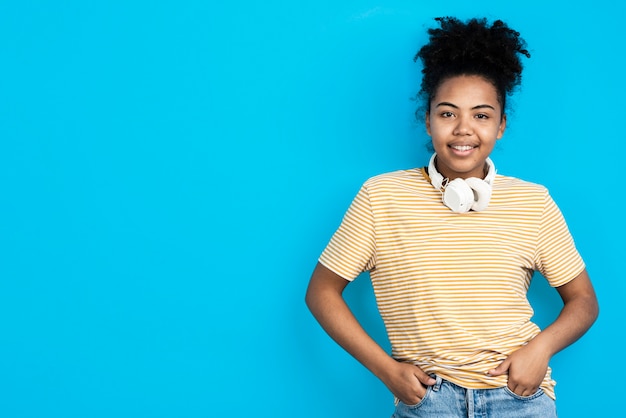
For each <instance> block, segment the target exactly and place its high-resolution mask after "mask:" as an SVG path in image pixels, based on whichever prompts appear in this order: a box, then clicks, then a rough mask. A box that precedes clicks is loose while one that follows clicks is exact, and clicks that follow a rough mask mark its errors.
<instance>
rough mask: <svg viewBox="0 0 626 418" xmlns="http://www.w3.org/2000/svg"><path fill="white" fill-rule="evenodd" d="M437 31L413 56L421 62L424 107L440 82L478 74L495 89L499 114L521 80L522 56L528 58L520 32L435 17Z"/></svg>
mask: <svg viewBox="0 0 626 418" xmlns="http://www.w3.org/2000/svg"><path fill="white" fill-rule="evenodd" d="M435 20H436V21H437V22H439V24H440V28H433V29H429V30H428V34H429V35H430V37H429V42H428V44H426V45H424V46H423V47H422V48H421V49H420V50H419V52H418V53H417V54H416V55H415V58H414V59H413V60H414V61H417V60H418V59H421V61H422V64H423V69H422V74H423V76H422V85H421V90H420V92H419V93H418V96H420V97H421V98H422V99H423V100H425V104H426V106H427V108H428V107H429V104H430V101H431V99H432V98H433V97H434V96H435V94H436V92H437V89H438V88H439V86H440V85H441V83H442V82H443V81H445V80H446V79H448V78H450V77H455V76H458V75H478V76H481V77H483V78H485V79H486V80H488V81H490V82H491V83H492V84H493V85H494V87H495V88H496V92H497V95H498V101H499V103H500V105H501V107H502V112H504V109H505V107H506V96H507V95H510V94H511V93H512V92H513V91H514V89H515V88H516V87H517V86H518V85H519V84H520V83H521V81H522V68H523V66H522V62H521V59H520V58H521V56H520V55H525V56H526V57H527V58H530V53H529V52H528V51H527V50H526V49H525V48H526V42H525V41H524V40H523V39H522V38H520V34H519V32H517V31H515V30H513V29H511V28H509V27H508V26H507V25H506V24H505V23H504V22H503V21H501V20H496V21H494V22H493V23H492V24H491V26H489V25H488V23H487V19H486V18H480V19H479V18H473V19H470V20H468V21H467V22H462V21H460V20H459V19H457V18H454V17H438V18H435Z"/></svg>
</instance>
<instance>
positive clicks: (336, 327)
mask: <svg viewBox="0 0 626 418" xmlns="http://www.w3.org/2000/svg"><path fill="white" fill-rule="evenodd" d="M341 280H343V279H341ZM344 286H345V284H344ZM342 290H343V289H342V288H339V287H337V286H329V285H328V283H327V282H325V281H324V280H323V278H322V279H320V278H319V277H316V276H315V274H314V277H313V279H312V280H311V283H310V285H309V289H308V290H307V295H306V303H307V306H308V307H309V309H310V310H311V313H312V314H313V316H314V317H315V318H316V319H317V321H318V322H319V323H320V325H321V326H322V328H323V329H324V330H325V331H326V332H327V333H328V335H329V336H330V337H331V338H332V339H333V340H335V341H336V342H337V343H338V344H339V345H340V346H341V347H343V348H344V349H345V350H346V351H347V352H348V353H350V354H351V355H352V356H353V357H354V358H355V359H357V360H358V361H359V362H360V363H361V364H363V365H364V366H365V367H366V368H368V369H369V370H370V371H371V372H372V373H374V375H376V376H377V377H379V378H382V377H383V374H384V372H385V371H386V370H388V369H389V367H390V366H392V365H393V363H395V360H393V359H392V358H391V357H390V356H389V355H388V354H387V353H386V352H385V351H384V350H383V349H382V348H381V347H380V345H378V344H377V343H376V342H375V341H374V340H373V339H372V338H371V337H370V336H369V335H368V334H367V332H366V331H365V330H364V329H363V327H362V326H361V324H360V323H359V322H358V320H357V319H356V317H355V316H354V314H353V313H352V311H351V310H350V308H349V307H348V305H347V304H346V302H345V300H344V299H343V296H342Z"/></svg>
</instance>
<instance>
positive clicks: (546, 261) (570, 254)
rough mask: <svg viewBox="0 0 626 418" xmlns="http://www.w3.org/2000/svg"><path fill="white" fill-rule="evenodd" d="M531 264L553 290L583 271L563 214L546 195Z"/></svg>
mask: <svg viewBox="0 0 626 418" xmlns="http://www.w3.org/2000/svg"><path fill="white" fill-rule="evenodd" d="M535 264H536V266H537V270H539V272H541V274H542V275H543V276H544V277H545V278H546V279H547V280H548V283H550V286H553V287H558V286H562V285H564V284H566V283H568V282H569V281H571V280H573V279H574V278H576V276H578V275H579V274H580V273H581V272H582V271H583V269H584V268H585V263H584V262H583V259H582V257H581V256H580V254H579V253H578V250H577V249H576V246H575V244H574V239H573V238H572V235H571V234H570V231H569V229H568V227H567V224H566V223H565V219H564V218H563V214H562V213H561V211H560V209H559V208H558V206H557V205H556V203H555V202H554V200H553V199H552V197H551V196H550V194H549V193H548V192H547V191H546V195H545V204H544V209H543V214H542V219H541V225H540V228H539V237H538V244H537V251H536V253H535Z"/></svg>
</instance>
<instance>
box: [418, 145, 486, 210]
mask: <svg viewBox="0 0 626 418" xmlns="http://www.w3.org/2000/svg"><path fill="white" fill-rule="evenodd" d="M436 156H437V153H434V154H433V156H432V157H431V158H430V163H428V175H429V177H430V182H431V183H432V185H433V186H434V187H435V189H437V190H440V191H441V193H442V199H443V203H444V205H446V206H447V207H449V208H450V209H452V211H453V212H457V213H464V212H469V211H470V209H471V210H474V211H481V210H485V209H486V208H487V205H488V204H489V199H491V186H492V183H493V179H494V178H495V177H496V167H495V166H494V164H493V161H491V159H490V158H487V160H486V161H485V162H486V163H487V166H488V167H489V168H488V171H487V175H486V176H485V179H484V180H482V179H479V178H477V177H470V178H467V179H461V178H456V179H454V180H452V181H450V180H449V179H448V178H445V179H444V178H443V176H442V175H441V174H440V173H439V172H438V171H437V169H436V168H435V157H436Z"/></svg>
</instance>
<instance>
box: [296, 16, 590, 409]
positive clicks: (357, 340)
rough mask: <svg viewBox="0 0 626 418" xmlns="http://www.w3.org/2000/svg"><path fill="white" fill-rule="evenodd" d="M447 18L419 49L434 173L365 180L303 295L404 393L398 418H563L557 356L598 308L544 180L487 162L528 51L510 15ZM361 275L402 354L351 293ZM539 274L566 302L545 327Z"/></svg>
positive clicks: (352, 349) (344, 342)
mask: <svg viewBox="0 0 626 418" xmlns="http://www.w3.org/2000/svg"><path fill="white" fill-rule="evenodd" d="M437 21H438V22H439V23H440V26H441V27H440V28H436V29H431V30H429V34H430V42H429V43H428V44H427V45H425V46H424V47H422V49H421V50H420V51H419V53H418V54H417V58H420V59H421V60H422V61H423V62H424V70H423V75H424V77H423V80H422V91H421V94H422V96H423V98H424V99H425V100H426V107H427V109H428V110H427V111H426V113H425V123H426V129H427V132H428V134H429V135H430V136H431V138H432V146H433V148H434V150H435V153H434V154H433V155H432V157H431V159H430V163H429V165H428V167H427V168H426V167H424V168H415V169H411V170H402V171H396V172H392V173H387V174H383V175H379V176H376V177H373V178H371V179H369V180H368V181H367V182H366V183H365V184H364V185H363V186H362V188H361V190H360V191H359V193H358V195H357V196H356V198H355V199H354V201H353V202H352V205H351V206H350V208H349V209H348V211H347V213H346V215H345V217H344V219H343V221H342V223H341V225H340V226H339V228H338V230H337V231H336V232H335V234H334V235H333V237H332V238H331V240H330V242H329V244H328V246H327V247H326V249H325V250H324V251H323V253H322V255H321V256H320V258H319V262H318V264H317V267H316V268H315V270H314V272H313V275H312V277H311V280H310V283H309V288H308V290H307V295H306V301H307V304H308V306H309V308H310V310H311V311H312V313H313V314H314V316H315V317H316V318H317V320H318V321H319V322H320V324H321V325H322V327H323V328H324V329H325V330H326V331H327V332H328V334H329V335H330V336H331V337H332V338H333V339H334V340H336V341H337V342H338V343H339V344H340V345H341V346H342V347H343V348H345V349H346V350H347V351H348V352H349V353H350V354H351V355H352V356H354V357H355V358H356V359H357V360H359V361H360V362H361V363H362V364H363V365H364V366H365V367H367V368H368V369H369V370H370V371H371V372H372V373H374V375H376V376H377V377H378V378H379V379H380V380H381V381H382V382H383V383H384V384H385V385H386V386H387V388H389V390H390V391H391V392H392V393H393V394H394V396H395V400H396V410H395V414H394V415H393V416H394V417H396V418H404V417H406V418H409V417H438V418H441V417H466V416H468V411H474V412H475V413H477V414H478V413H480V415H481V416H485V417H503V416H506V417H511V418H514V417H519V418H522V417H523V418H528V417H538V418H539V417H541V418H549V417H555V416H556V406H555V398H556V396H555V392H554V387H555V381H554V380H553V379H552V374H551V369H550V367H549V365H548V363H549V361H550V359H551V357H552V356H553V355H554V354H556V353H557V352H558V351H560V350H562V349H563V348H565V347H567V346H568V345H570V344H571V343H573V342H574V341H575V340H577V339H578V338H579V337H580V336H581V335H583V334H584V333H585V332H586V331H587V329H589V327H590V326H591V325H592V323H593V322H594V321H595V319H596V316H597V314H598V305H597V300H596V296H595V293H594V290H593V287H592V285H591V282H590V279H589V276H588V274H587V272H586V269H585V264H584V262H583V260H582V258H581V256H580V254H579V253H578V251H577V249H576V247H575V245H574V242H573V240H572V237H571V235H570V233H569V230H568V228H567V225H566V223H565V221H564V219H563V216H562V215H561V212H560V210H559V209H558V207H557V206H556V204H555V203H554V201H553V200H552V198H551V197H550V195H549V193H548V192H547V190H546V189H545V188H544V187H543V186H541V185H538V184H533V183H529V182H525V181H522V180H519V179H517V178H514V177H508V176H502V175H497V174H496V171H495V165H494V163H493V162H492V161H491V159H490V158H489V156H490V154H491V152H492V150H493V148H494V145H495V143H496V141H497V140H498V139H500V138H501V137H502V136H503V134H504V132H505V128H506V114H505V109H506V96H507V95H508V94H511V92H512V91H513V89H514V87H515V86H517V85H518V84H519V83H520V81H521V71H522V65H521V62H520V59H519V55H525V56H529V54H528V52H527V51H526V50H525V49H524V48H523V45H524V42H523V40H522V39H521V38H520V37H519V33H517V32H516V31H514V30H512V29H510V28H509V27H508V26H507V25H506V24H504V23H503V22H502V21H499V20H498V21H495V22H493V24H491V25H489V24H488V23H487V21H486V19H472V20H469V21H468V22H461V21H459V20H457V19H455V18H439V19H437ZM442 197H443V199H442ZM364 271H368V272H369V273H370V277H371V279H372V285H373V288H374V292H375V294H376V301H377V304H378V309H379V311H380V313H381V316H382V318H383V321H384V323H385V327H386V329H387V333H388V336H389V340H390V342H391V346H392V354H391V356H390V355H388V354H387V353H386V352H385V351H384V350H383V349H382V348H381V347H380V346H379V345H378V344H377V343H376V342H375V341H374V340H373V339H372V338H370V336H369V335H368V334H367V333H366V332H365V330H364V329H363V328H362V327H361V325H360V324H359V322H358V321H357V319H356V318H355V316H354V315H353V314H352V312H351V310H350V308H349V307H348V305H347V303H346V302H345V300H344V299H343V296H342V293H343V291H344V289H345V288H346V286H347V285H348V284H349V283H350V282H351V281H352V280H353V279H355V278H356V277H357V276H359V275H360V273H362V272H364ZM534 271H540V272H541V273H542V274H543V275H544V277H545V278H546V279H547V280H548V283H549V284H550V285H551V286H552V287H555V288H556V289H557V290H558V293H559V295H560V297H561V299H562V300H563V302H564V306H563V308H562V310H561V313H560V315H559V316H558V318H557V319H556V320H554V322H553V323H552V324H551V325H549V326H548V327H547V328H545V329H544V330H543V331H542V330H540V329H539V327H538V326H537V325H535V323H533V322H532V321H531V318H532V315H533V309H532V308H531V306H530V303H529V301H528V299H527V296H526V294H527V291H528V288H529V284H530V279H531V277H532V275H533V272H534ZM475 399H480V402H477V401H475Z"/></svg>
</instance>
